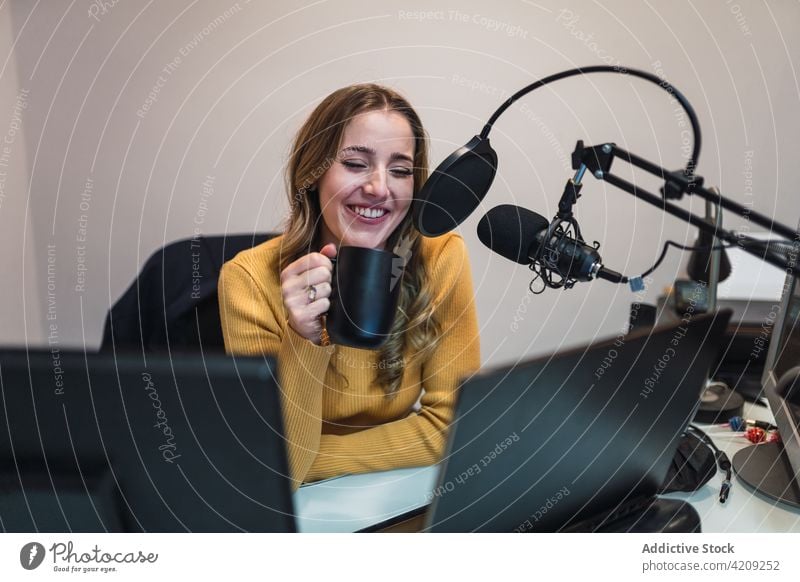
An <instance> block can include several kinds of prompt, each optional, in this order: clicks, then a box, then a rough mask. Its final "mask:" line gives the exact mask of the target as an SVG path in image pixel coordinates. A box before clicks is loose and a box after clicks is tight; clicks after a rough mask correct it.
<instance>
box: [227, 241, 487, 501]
mask: <svg viewBox="0 0 800 582" xmlns="http://www.w3.org/2000/svg"><path fill="white" fill-rule="evenodd" d="M282 239H283V237H282V236H281V237H277V238H274V239H271V240H269V241H267V242H265V243H262V244H260V245H258V246H256V247H254V248H252V249H249V250H246V251H243V252H241V253H239V254H238V255H236V257H234V258H233V259H232V260H231V261H228V262H227V263H225V265H223V268H222V272H221V274H220V279H219V298H220V316H221V320H222V330H223V335H224V338H225V350H226V351H227V352H228V353H229V354H234V355H262V354H272V355H276V356H277V359H278V380H279V384H280V387H281V403H282V408H283V418H284V430H285V433H286V440H287V453H288V458H289V468H290V471H291V477H292V479H293V483H294V486H295V487H296V486H298V485H299V484H300V483H302V482H308V481H316V480H319V479H325V478H328V477H332V476H336V475H341V474H346V473H363V472H368V471H383V470H388V469H395V468H401V467H413V466H422V465H430V464H433V463H436V462H438V461H439V459H440V458H441V456H442V454H443V452H444V447H445V440H446V430H447V428H448V426H449V424H450V422H451V420H452V418H453V407H454V404H455V396H456V388H457V386H458V383H459V381H460V380H461V379H463V378H465V377H467V376H469V375H470V374H471V373H472V372H474V371H475V370H477V369H478V367H479V366H480V340H479V336H478V322H477V315H476V311H475V303H474V296H473V292H472V277H471V274H470V267H469V260H468V257H467V251H466V246H465V244H464V241H463V239H462V238H461V237H460V236H459V235H457V234H455V233H450V234H447V235H444V236H441V237H437V238H423V240H422V245H421V252H422V253H423V255H424V261H425V264H426V269H427V273H428V276H429V277H431V279H432V287H431V289H432V291H433V296H434V309H435V312H434V317H435V318H436V320H437V322H438V323H439V324H440V328H441V334H442V336H441V340H440V343H439V345H438V346H437V347H436V349H435V350H434V351H433V352H432V353H431V354H430V355H429V356H428V357H427V358H426V359H425V360H423V361H418V360H415V361H414V362H413V363H412V364H411V365H407V366H406V369H405V373H404V376H403V383H402V385H401V387H400V390H399V391H398V393H397V394H396V396H395V397H394V398H391V399H390V398H387V397H386V396H385V393H384V391H383V389H382V387H381V386H380V385H378V384H377V383H375V373H376V368H377V366H378V358H377V354H378V352H377V351H371V350H359V349H355V348H349V347H345V346H331V347H322V346H317V345H315V344H314V343H312V342H310V341H308V340H306V339H305V338H303V337H302V336H300V335H299V334H297V333H296V332H295V331H294V330H293V329H292V327H291V326H289V325H288V323H287V316H288V314H287V312H286V310H285V308H284V305H283V300H282V297H281V288H280V268H279V266H278V265H279V262H278V261H279V256H280V248H281V241H282ZM410 356H411V353H410V352H409V351H408V350H407V351H406V353H405V354H404V358H405V361H406V362H408V361H409V360H410ZM334 366H335V368H336V370H338V372H339V375H337V374H336V371H335V370H334V369H333V367H334ZM342 376H343V377H344V378H346V379H347V383H345V382H344V380H343V379H342ZM423 388H424V393H422V389H423ZM421 394H422V397H421V399H420V395H421ZM418 400H419V403H418V404H417V402H418Z"/></svg>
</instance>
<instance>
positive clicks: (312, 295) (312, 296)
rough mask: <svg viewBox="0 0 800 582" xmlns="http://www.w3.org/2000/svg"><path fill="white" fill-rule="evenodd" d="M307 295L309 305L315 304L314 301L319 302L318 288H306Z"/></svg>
mask: <svg viewBox="0 0 800 582" xmlns="http://www.w3.org/2000/svg"><path fill="white" fill-rule="evenodd" d="M306 294H307V296H308V302H309V303H314V301H316V300H317V288H316V287H314V286H313V285H309V286H308V287H306Z"/></svg>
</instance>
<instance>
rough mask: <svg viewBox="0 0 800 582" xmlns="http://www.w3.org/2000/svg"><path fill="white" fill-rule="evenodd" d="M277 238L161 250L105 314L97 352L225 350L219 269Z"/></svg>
mask: <svg viewBox="0 0 800 582" xmlns="http://www.w3.org/2000/svg"><path fill="white" fill-rule="evenodd" d="M275 236H277V233H260V234H243V235H219V236H203V237H197V238H190V239H184V240H179V241H176V242H173V243H170V244H168V245H167V246H165V247H163V248H161V249H159V250H158V251H156V252H155V253H153V255H151V256H150V258H149V259H148V260H147V262H146V263H145V265H144V267H142V270H141V272H140V273H139V275H138V277H137V278H136V280H135V281H134V282H133V283H132V284H131V286H130V287H129V288H128V289H127V291H125V293H124V294H123V295H122V297H120V299H119V300H118V301H117V302H116V303H115V304H114V306H113V307H112V308H111V310H109V312H108V315H107V316H106V322H105V327H104V331H103V342H102V345H101V347H100V350H101V351H108V350H112V349H116V350H136V351H164V350H166V349H167V348H169V349H170V350H172V349H177V350H183V351H196V350H200V349H202V350H204V351H206V350H209V351H221V350H223V349H224V343H223V338H222V326H221V324H220V319H219V301H218V298H217V280H218V279H219V272H220V269H221V268H222V264H223V263H225V261H228V260H230V259H232V258H233V257H234V256H236V254H237V253H239V252H240V251H243V250H246V249H249V248H251V247H254V246H256V245H258V244H261V243H262V242H264V241H267V240H269V239H271V238H273V237H275Z"/></svg>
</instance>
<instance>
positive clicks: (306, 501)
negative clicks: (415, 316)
mask: <svg viewBox="0 0 800 582" xmlns="http://www.w3.org/2000/svg"><path fill="white" fill-rule="evenodd" d="M745 416H746V417H747V418H753V419H756V420H767V421H771V420H772V415H771V414H770V412H769V409H768V408H767V407H765V406H758V405H750V404H748V405H746V406H745ZM704 428H705V430H706V433H707V434H708V435H709V436H710V437H711V438H712V439H713V440H714V442H715V443H716V445H717V446H718V447H719V448H720V449H722V450H723V451H725V453H726V454H727V455H728V456H729V457H730V458H733V455H734V453H735V452H736V451H738V450H740V449H742V448H744V447H746V446H749V445H750V443H749V442H748V441H747V439H745V438H744V436H743V433H734V432H732V431H731V430H730V429H728V428H727V427H722V426H707V427H704ZM437 477H438V467H436V466H433V467H419V468H411V469H398V470H395V471H384V472H380V473H368V474H364V475H348V476H345V477H338V478H335V479H328V480H326V481H321V482H318V483H314V484H311V485H306V486H304V487H301V488H300V489H299V490H298V491H297V492H296V493H295V496H294V502H295V511H296V514H297V524H298V530H299V531H301V532H353V531H358V530H360V529H364V528H367V527H369V526H372V525H375V524H378V523H382V522H385V521H387V520H390V519H392V518H394V517H397V516H400V515H403V514H406V513H409V512H411V511H414V510H418V509H419V508H421V507H423V506H425V505H426V504H427V503H428V502H429V500H430V498H431V493H432V491H433V489H434V487H435V486H436V479H437ZM722 478H723V476H722V474H721V473H720V472H719V471H717V474H716V475H715V476H714V477H713V478H712V479H711V481H709V482H708V483H707V484H706V485H705V486H704V487H702V488H701V489H700V490H699V491H695V492H693V493H671V494H669V495H667V496H666V497H669V498H672V499H683V500H686V501H689V502H690V503H691V504H692V505H693V506H694V508H695V509H696V510H697V512H698V513H699V514H700V518H701V519H702V528H703V531H704V532H707V533H712V532H715V533H722V532H740V533H745V532H800V510H797V509H792V508H788V507H785V506H782V505H776V504H775V502H774V501H772V500H770V499H767V498H765V497H763V496H761V495H759V494H756V493H752V492H751V491H750V490H749V489H747V488H746V487H745V486H744V485H743V484H742V483H741V481H739V480H738V479H736V477H734V481H733V488H732V489H731V494H730V497H729V498H728V501H727V502H726V503H724V504H722V503H720V502H719V501H718V495H719V490H720V485H721V483H722Z"/></svg>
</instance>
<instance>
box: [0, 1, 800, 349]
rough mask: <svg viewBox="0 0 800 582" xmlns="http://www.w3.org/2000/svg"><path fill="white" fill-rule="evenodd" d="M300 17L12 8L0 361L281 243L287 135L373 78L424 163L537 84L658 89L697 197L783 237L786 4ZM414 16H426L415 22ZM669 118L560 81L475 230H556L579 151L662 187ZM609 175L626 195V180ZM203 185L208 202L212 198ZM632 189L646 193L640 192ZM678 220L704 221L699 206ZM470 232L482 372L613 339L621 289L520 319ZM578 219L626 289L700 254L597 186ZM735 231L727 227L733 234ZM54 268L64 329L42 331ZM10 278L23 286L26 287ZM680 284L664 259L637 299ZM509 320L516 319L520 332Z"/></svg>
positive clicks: (141, 5)
mask: <svg viewBox="0 0 800 582" xmlns="http://www.w3.org/2000/svg"><path fill="white" fill-rule="evenodd" d="M34 5H35V9H34V8H33V7H34ZM299 6H300V4H299V3H296V2H287V1H282V2H246V1H245V0H240V1H239V2H226V1H217V2H211V1H195V2H190V1H186V0H183V1H174V2H145V1H143V0H138V1H135V0H117V2H112V1H106V2H105V4H103V3H102V2H99V1H88V0H77V1H75V2H72V3H67V2H40V3H36V4H34V3H32V2H25V1H22V0H9V1H7V2H6V3H5V4H3V5H2V8H0V31H2V32H3V34H2V37H1V38H2V40H0V59H2V60H7V66H6V67H5V69H4V70H3V73H2V78H0V134H2V133H3V132H4V131H5V128H6V127H7V123H8V122H9V120H10V119H11V116H12V112H13V104H14V101H15V99H16V96H17V94H18V92H19V91H20V89H23V88H24V89H26V90H27V91H28V92H29V93H28V97H27V99H28V102H29V107H28V108H27V110H26V112H25V118H24V124H23V135H22V136H21V137H20V139H19V140H18V141H17V143H16V144H15V146H14V152H13V159H12V162H13V169H14V180H13V182H12V181H11V180H9V183H8V186H7V188H9V189H11V188H12V185H13V194H8V195H7V197H6V199H5V201H4V203H3V206H2V208H0V221H2V226H3V231H2V235H0V236H3V237H4V242H5V245H4V247H3V248H4V255H3V267H4V269H3V272H4V274H6V282H5V285H6V289H7V295H6V299H5V300H4V301H3V302H2V307H0V308H1V309H2V310H3V314H2V317H3V322H4V326H3V337H2V339H3V341H4V342H6V343H8V342H16V343H19V342H23V341H25V338H26V337H27V338H28V339H29V340H30V341H34V342H36V341H43V340H44V338H45V336H46V335H47V332H48V327H47V326H48V325H49V324H50V323H51V322H52V321H53V320H48V319H47V314H48V313H50V314H51V315H54V316H55V317H56V319H55V320H54V321H55V323H56V324H57V330H58V341H59V342H60V344H61V345H62V346H67V345H83V344H84V342H85V343H86V345H88V346H92V347H93V346H96V345H98V344H99V341H100V335H101V328H102V322H103V318H104V316H105V313H106V310H107V309H108V307H109V305H110V304H112V303H113V302H114V301H115V300H116V299H117V298H118V297H119V295H120V294H121V293H122V292H123V291H124V289H125V288H126V287H127V286H128V285H129V284H130V282H131V281H132V280H133V278H134V277H135V275H136V273H137V271H138V270H139V268H140V266H141V265H142V263H143V262H144V261H145V260H146V258H147V257H148V255H149V254H150V253H152V252H153V251H154V250H156V249H157V248H159V247H160V246H162V245H163V244H165V243H166V242H169V241H172V240H175V239H178V238H182V237H188V236H191V235H192V234H193V232H194V229H195V227H196V226H197V227H199V228H200V230H201V232H202V233H205V234H210V233H222V232H253V231H254V230H257V231H263V230H272V229H275V228H277V227H278V226H279V224H280V222H281V219H282V217H283V214H284V212H285V210H286V207H287V206H286V203H285V202H284V193H283V189H282V179H281V172H282V167H283V164H284V162H285V159H286V151H287V147H288V144H289V139H290V136H291V135H292V133H293V132H294V131H295V129H296V128H297V127H298V126H299V124H300V123H301V121H302V120H303V118H304V117H305V116H306V115H307V114H308V113H309V111H310V110H311V108H312V107H313V106H314V105H315V104H316V103H317V102H319V100H320V99H322V98H323V97H324V96H325V95H326V94H328V93H329V92H330V91H331V90H333V89H335V88H338V87H340V86H343V85H346V84H349V83H354V82H361V81H378V82H381V83H386V84H390V85H392V86H394V87H396V88H398V89H400V90H401V91H402V92H404V93H405V94H406V95H408V96H409V98H410V99H411V101H412V103H414V104H415V106H416V107H417V108H418V110H419V112H420V114H421V116H422V118H423V121H424V122H425V124H426V126H427V129H428V131H429V133H430V135H431V138H432V142H433V156H432V160H433V163H434V164H436V163H438V161H440V160H441V159H442V158H444V157H445V156H446V155H447V154H449V153H450V152H451V151H452V150H453V149H454V148H455V147H456V146H458V145H461V144H463V143H465V142H466V141H467V140H468V139H469V138H470V137H471V136H472V135H474V134H475V133H477V132H479V131H480V129H481V127H482V125H483V123H484V122H485V120H486V119H487V118H488V116H489V115H490V114H491V112H492V111H493V110H494V109H495V108H496V107H497V106H498V105H499V104H500V103H501V101H502V99H503V98H504V96H505V95H508V94H510V93H513V92H514V91H515V90H517V89H518V88H520V87H522V86H523V85H524V84H526V83H528V82H530V81H532V80H534V79H536V78H539V77H541V76H544V75H548V74H550V73H553V72H556V71H560V70H563V69H567V68H571V67H574V66H577V65H587V64H599V63H602V62H611V63H612V64H616V63H617V62H621V63H622V64H624V65H626V66H629V67H637V68H641V69H645V70H649V71H655V70H656V69H659V70H660V72H661V73H663V74H664V75H665V76H666V77H667V78H668V79H669V80H670V81H672V82H673V83H674V84H675V85H676V86H677V87H679V88H680V89H682V90H683V91H684V92H685V93H686V94H687V96H688V97H689V98H690V100H691V101H692V103H693V104H694V105H695V107H696V109H697V111H698V114H699V116H700V119H701V122H702V127H703V129H704V131H705V135H704V138H705V140H704V148H703V154H702V156H701V159H700V166H699V172H700V173H701V174H702V175H704V176H705V177H706V179H707V182H708V183H709V184H718V185H720V186H721V188H722V190H723V192H724V193H725V194H727V195H728V196H731V197H733V198H735V199H737V200H739V201H740V202H743V203H747V204H752V207H753V208H754V209H756V210H759V211H761V212H764V213H767V214H770V215H774V216H776V217H779V219H781V220H783V221H784V222H786V223H789V224H794V223H796V221H797V219H798V217H800V196H798V194H797V192H796V186H795V185H796V184H797V183H798V178H800V165H799V164H797V162H796V160H795V156H796V154H797V152H798V151H800V137H798V136H800V116H798V115H797V113H796V112H797V111H798V104H799V101H800V88H799V87H798V80H797V72H796V70H795V69H796V67H797V66H798V63H800V59H798V56H800V40H798V38H799V37H798V34H797V33H798V29H800V5H798V4H797V3H796V2H789V1H785V2H770V3H768V4H765V3H762V2H751V1H748V0H740V1H737V2H727V1H724V0H720V1H716V2H691V3H690V2H683V1H681V2H674V3H643V2H634V1H627V2H625V1H614V2H604V3H600V4H598V3H589V2H564V3H555V2H548V1H546V0H542V1H541V2H535V3H531V2H522V1H509V2H502V3H501V2H496V3H491V4H487V3H486V2H480V1H474V0H459V1H457V2H455V1H450V2H439V3H436V4H431V3H430V2H401V3H396V2H391V3H390V2H383V3H382V2H373V3H365V2H356V1H352V2H350V1H338V2H324V1H323V2H316V3H307V4H306V6H305V7H299ZM420 10H428V11H431V10H432V11H433V12H429V13H428V14H426V15H425V18H422V15H421V14H420V13H419V12H418V11H420ZM489 19H492V20H493V21H495V22H499V23H501V24H500V25H493V24H492V21H490V20H489ZM6 31H9V34H6ZM12 37H13V40H12ZM149 94H152V98H150V99H148V95H149ZM679 122H680V120H679V119H678V118H676V116H675V114H674V112H673V105H672V103H671V102H670V101H669V100H668V99H667V98H666V96H665V95H664V94H663V92H661V91H659V90H658V89H657V88H656V87H655V86H650V85H648V84H645V83H644V82H639V81H634V80H632V79H630V78H622V77H610V76H595V77H592V78H587V79H572V80H569V81H565V82H562V83H559V84H556V85H553V86H552V88H551V89H546V90H543V91H540V92H537V93H534V94H533V95H531V96H529V97H528V98H527V99H525V101H524V103H522V104H521V105H520V106H518V107H517V108H516V110H514V111H509V112H507V113H506V115H505V116H504V117H503V118H501V120H500V121H499V122H498V124H497V125H496V127H495V130H494V131H493V133H492V143H493V145H494V147H495V148H496V150H497V151H498V153H499V155H500V169H499V175H498V178H497V180H496V181H495V184H494V187H493V189H492V192H491V193H490V195H489V197H488V198H487V201H486V204H487V206H486V208H485V210H488V208H490V207H492V206H494V205H496V204H500V203H503V202H513V203H516V204H520V205H523V206H527V207H529V208H532V209H533V210H536V211H537V212H539V213H541V214H545V215H551V214H552V213H553V212H554V210H555V204H556V203H557V201H558V197H559V196H560V193H561V190H562V188H563V184H564V182H565V180H566V179H567V178H568V177H569V176H570V174H571V171H570V170H569V169H568V168H567V167H565V163H566V162H565V160H566V158H565V156H568V155H569V152H571V150H572V148H573V147H574V143H575V141H576V140H577V139H584V140H585V141H586V142H587V143H600V142H603V141H606V140H613V141H616V142H617V143H620V144H622V145H623V146H625V147H626V148H628V149H630V150H632V151H634V152H637V153H639V154H641V155H643V156H644V157H647V158H649V159H651V160H654V161H658V162H660V163H662V164H663V165H665V166H668V167H671V168H672V167H675V168H676V167H678V166H679V165H680V164H681V162H682V154H681V127H680V126H679ZM23 138H24V139H23ZM23 144H24V145H23ZM746 160H747V163H748V164H752V189H751V190H750V189H748V190H746V187H747V186H748V184H746V183H745V175H744V174H743V172H744V170H745V167H746V166H745V164H746ZM615 169H616V170H617V171H618V172H619V173H621V174H622V175H629V176H631V174H630V173H629V172H628V171H627V169H626V168H625V165H624V164H621V163H618V164H617V166H616V167H615ZM209 177H210V179H211V181H212V182H213V194H211V195H209V193H208V189H207V191H206V193H205V194H204V190H203V183H204V182H206V181H207V180H209ZM636 180H637V181H638V182H639V183H641V184H643V185H646V186H648V187H652V188H655V187H656V186H657V183H656V182H654V181H653V180H651V179H648V178H643V177H641V174H638V173H637V174H636ZM28 186H30V189H29V190H28ZM9 191H11V190H9ZM26 203H27V204H28V205H29V222H26V218H25V211H24V207H25V204H26ZM682 205H683V206H684V207H686V208H692V209H693V210H695V211H698V212H700V211H702V205H701V204H699V203H698V201H697V200H686V201H684V202H683V203H682ZM480 215H481V214H480V213H476V215H475V216H473V217H471V218H470V219H469V220H468V221H467V222H466V223H465V224H464V225H463V226H462V229H461V232H462V234H463V236H464V238H465V239H466V240H467V244H468V246H469V248H470V251H471V256H472V262H473V272H474V280H475V287H476V294H477V297H478V309H479V316H480V321H481V326H482V341H483V352H484V360H485V361H488V362H505V361H509V360H513V359H516V358H518V357H520V356H523V355H532V354H539V353H542V352H545V351H549V350H552V349H555V348H557V347H559V346H561V345H573V344H576V343H579V342H584V341H587V340H590V339H592V338H594V337H596V336H598V335H612V334H616V333H617V332H618V331H619V329H620V328H621V326H622V325H623V323H624V322H625V320H626V318H627V309H628V305H629V303H630V302H631V301H632V300H633V296H632V294H631V293H630V292H629V291H628V290H627V289H626V288H624V287H615V286H612V285H610V284H608V283H605V282H596V283H593V284H588V285H587V284H584V285H580V286H578V287H576V288H575V289H573V290H572V291H569V292H547V293H545V294H544V295H541V296H537V297H534V298H533V299H532V300H530V301H529V302H528V301H527V300H524V299H523V298H524V296H525V293H526V290H527V286H528V281H529V278H530V277H529V273H528V272H527V270H526V269H525V268H524V267H515V266H514V265H512V264H511V263H508V262H506V261H505V260H503V259H501V258H499V257H497V256H493V255H492V254H491V253H490V252H489V251H488V250H487V249H485V248H483V247H482V245H481V244H480V242H479V241H478V239H477V236H476V234H475V226H476V224H477V221H478V220H479V218H480ZM579 217H580V219H581V224H582V227H583V230H584V235H585V236H586V238H587V239H589V240H599V241H600V242H602V243H603V246H602V249H601V252H602V254H603V257H604V259H605V261H606V264H607V265H608V266H609V267H611V268H614V269H616V270H619V271H623V272H625V273H627V274H635V273H639V272H641V271H643V270H644V269H646V268H648V267H649V266H650V265H651V264H652V263H653V262H654V260H655V258H656V257H657V256H658V254H659V253H660V251H661V246H662V245H663V242H664V241H665V240H667V239H669V238H674V239H676V240H679V241H681V242H690V241H691V240H693V238H694V233H693V232H692V230H691V229H688V228H687V227H686V226H685V225H683V224H681V223H680V222H678V221H677V220H676V219H673V218H670V217H667V216H665V215H663V214H661V213H660V212H659V211H657V210H655V209H653V208H650V207H646V206H645V205H644V204H642V203H634V202H633V200H632V199H631V197H630V196H629V195H627V194H624V193H622V192H620V191H617V190H615V189H613V188H611V187H606V186H605V185H604V184H602V183H599V182H596V181H594V180H591V179H590V180H588V181H587V183H586V186H585V188H584V197H583V198H582V200H581V202H580V206H579ZM198 223H199V224H198ZM741 224H742V221H741V220H740V219H737V217H733V216H730V217H728V220H727V221H726V225H727V226H729V227H736V226H741ZM745 226H747V225H746V224H745ZM26 234H27V238H26ZM84 239H85V240H84ZM48 245H52V247H51V248H50V255H48ZM48 258H50V260H51V261H53V265H52V266H51V268H52V269H54V270H53V273H52V275H53V278H54V281H52V282H54V284H55V289H56V291H55V294H56V303H55V306H56V310H57V311H56V312H55V313H52V312H48V289H47V267H48ZM21 262H24V264H25V265H28V267H29V270H30V271H31V273H30V274H31V277H26V278H25V279H24V285H25V286H24V287H23V278H22V277H21V272H22V271H21V270H20V267H21V265H20V263H21ZM681 264H682V263H681V256H680V255H679V254H678V253H675V252H671V253H670V255H669V258H668V260H667V261H666V262H665V263H664V265H663V266H662V268H661V269H660V270H659V271H658V272H657V273H656V276H655V277H654V282H653V284H652V285H651V287H650V289H649V290H648V293H647V297H646V298H647V299H653V298H654V297H655V296H656V295H657V294H658V292H659V291H660V289H661V287H663V286H664V285H665V284H668V283H669V282H670V281H671V280H673V279H674V278H675V276H676V275H678V274H679V271H680V265H681ZM84 268H85V270H83V271H79V269H84ZM34 275H35V277H36V279H34V278H33V276H34ZM23 298H24V299H25V311H24V312H23V310H22V299H23ZM50 308H51V309H52V303H51V306H50ZM523 310H524V312H523ZM23 313H24V319H23ZM515 314H516V315H517V316H518V317H522V318H523V320H524V321H523V322H522V323H521V324H520V330H519V331H516V332H513V331H511V323H512V321H513V318H514V316H515ZM6 321H8V322H9V325H5V322H6ZM24 322H27V327H25V325H23V323H24ZM26 334H27V336H26Z"/></svg>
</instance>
